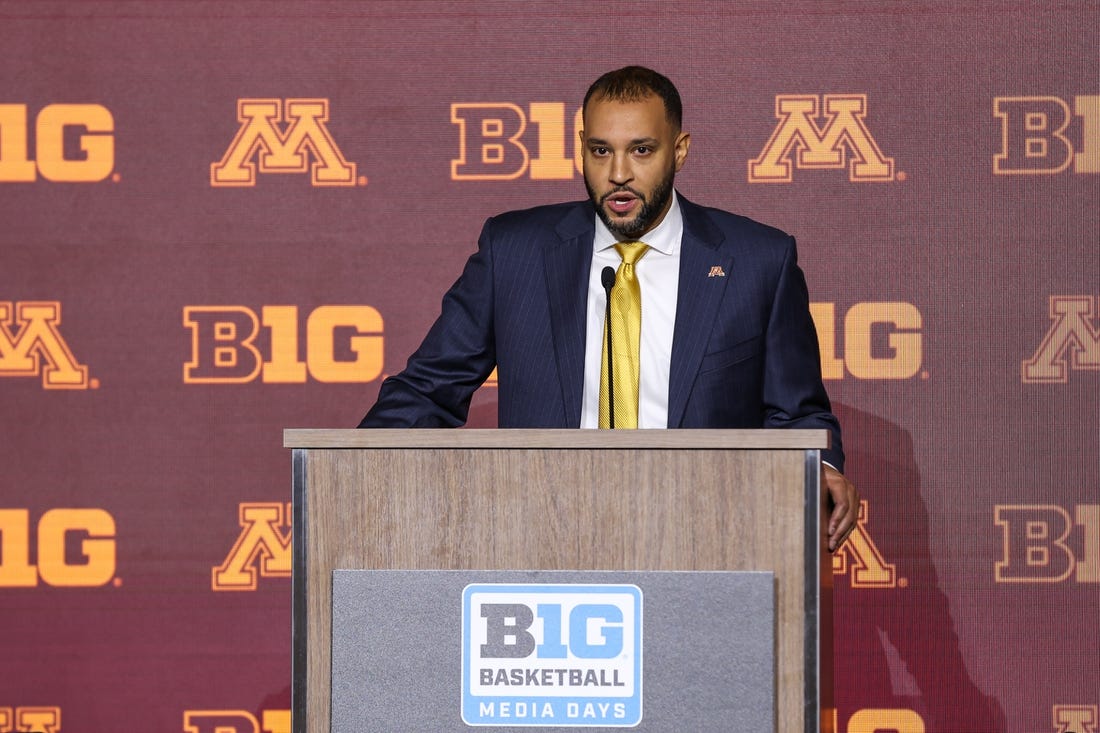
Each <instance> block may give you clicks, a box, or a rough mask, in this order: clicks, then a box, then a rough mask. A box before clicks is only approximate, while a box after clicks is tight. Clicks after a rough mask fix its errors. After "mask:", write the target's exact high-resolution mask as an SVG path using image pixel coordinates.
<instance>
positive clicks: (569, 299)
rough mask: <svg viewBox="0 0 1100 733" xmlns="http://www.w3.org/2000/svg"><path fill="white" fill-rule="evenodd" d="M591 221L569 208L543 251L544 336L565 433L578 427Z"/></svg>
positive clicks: (583, 211)
mask: <svg viewBox="0 0 1100 733" xmlns="http://www.w3.org/2000/svg"><path fill="white" fill-rule="evenodd" d="M594 217H595V214H594V213H592V209H591V207H590V206H588V205H584V204H581V205H578V206H575V207H573V208H572V209H571V210H570V211H569V213H568V214H567V215H566V216H565V217H564V218H563V219H562V221H561V223H560V224H559V225H558V227H557V228H556V233H557V235H558V238H559V239H558V241H557V242H555V243H554V244H552V245H550V246H548V247H546V249H545V250H543V263H544V266H545V268H546V294H547V299H548V301H549V304H550V331H551V335H552V337H553V339H554V353H555V357H556V358H557V362H558V374H559V375H560V378H561V394H562V400H563V406H564V410H565V417H566V424H565V425H564V426H563V427H570V428H576V427H580V424H581V399H582V395H583V391H584V345H585V344H584V342H585V331H586V327H585V322H586V319H587V310H588V276H589V271H590V270H591V267H592V238H593V236H594V235H595V228H594V224H593V220H594Z"/></svg>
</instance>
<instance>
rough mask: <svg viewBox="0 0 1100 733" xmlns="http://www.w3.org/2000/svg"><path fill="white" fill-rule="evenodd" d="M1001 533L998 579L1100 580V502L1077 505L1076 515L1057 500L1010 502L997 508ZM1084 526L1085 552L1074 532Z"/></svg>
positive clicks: (996, 570)
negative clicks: (1074, 542) (1078, 548)
mask: <svg viewBox="0 0 1100 733" xmlns="http://www.w3.org/2000/svg"><path fill="white" fill-rule="evenodd" d="M993 517H994V519H993V521H994V524H996V525H997V526H998V527H1000V528H1001V532H1002V541H1003V544H1002V547H1003V550H1002V552H1001V559H1000V560H998V561H997V562H996V563H995V564H994V567H993V576H994V579H995V580H996V581H997V582H998V583H1061V582H1062V581H1065V580H1069V579H1070V578H1071V577H1072V578H1074V579H1075V580H1076V581H1077V582H1078V583H1100V504H1078V505H1077V506H1076V507H1075V508H1074V513H1073V515H1070V513H1069V512H1068V511H1067V510H1066V509H1065V508H1063V507H1060V506H1058V505H1057V504H1005V505H999V506H997V507H996V508H995V509H994V513H993ZM1075 525H1076V526H1078V527H1080V528H1081V529H1082V530H1083V538H1082V542H1081V551H1080V557H1078V556H1077V554H1075V552H1074V550H1073V547H1072V545H1071V542H1070V533H1071V532H1073V529H1074V527H1075Z"/></svg>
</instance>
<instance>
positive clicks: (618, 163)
mask: <svg viewBox="0 0 1100 733" xmlns="http://www.w3.org/2000/svg"><path fill="white" fill-rule="evenodd" d="M609 178H610V181H611V182H612V183H614V184H615V185H617V186H624V185H626V184H627V183H629V182H630V181H632V180H633V179H634V173H633V171H632V169H631V167H630V156H628V155H615V156H613V157H612V158H611V171H610V175H609Z"/></svg>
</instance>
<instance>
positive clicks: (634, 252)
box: [615, 242, 649, 266]
mask: <svg viewBox="0 0 1100 733" xmlns="http://www.w3.org/2000/svg"><path fill="white" fill-rule="evenodd" d="M615 250H616V251H617V252H618V253H619V256H620V257H622V258H623V264H626V265H631V266H633V265H634V263H635V262H637V261H638V260H640V259H642V255H644V254H645V253H646V252H647V251H649V245H648V244H646V243H645V242H619V243H618V244H616V245H615Z"/></svg>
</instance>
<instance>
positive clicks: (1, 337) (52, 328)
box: [0, 302, 99, 389]
mask: <svg viewBox="0 0 1100 733" xmlns="http://www.w3.org/2000/svg"><path fill="white" fill-rule="evenodd" d="M17 325H18V328H16V326H17ZM60 325H61V304H60V303H58V302H23V303H16V304H15V305H14V307H13V305H12V303H10V302H0V377H34V376H38V375H41V376H42V386H43V387H45V388H46V389H88V387H93V388H94V387H97V386H98V385H99V382H98V381H97V380H94V379H92V380H89V379H88V367H87V366H85V365H83V364H80V363H79V362H77V360H76V357H74V356H73V352H72V350H71V349H69V345H68V344H66V343H65V339H63V338H62V337H61V332H60V331H58V329H57V327H58V326H60ZM43 360H45V364H43V363H42V362H43Z"/></svg>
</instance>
